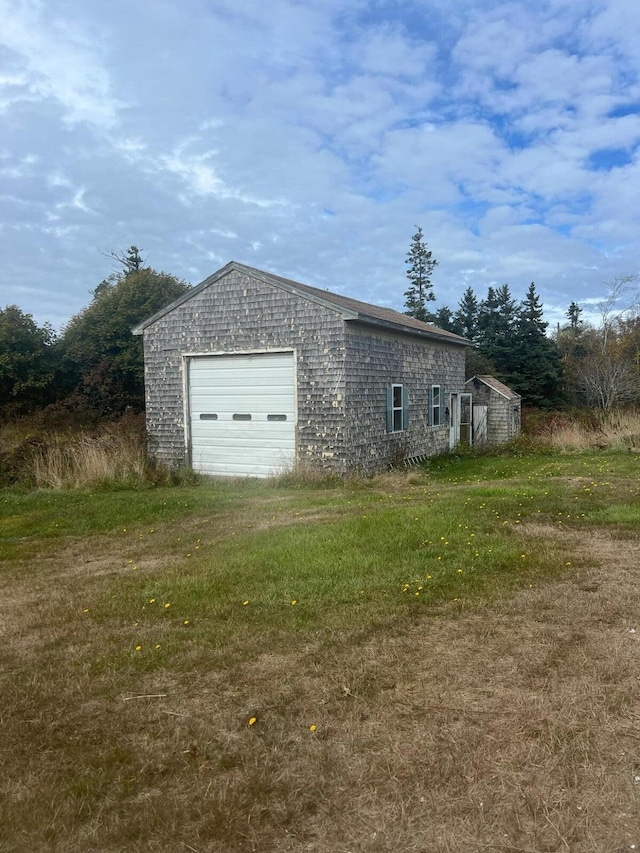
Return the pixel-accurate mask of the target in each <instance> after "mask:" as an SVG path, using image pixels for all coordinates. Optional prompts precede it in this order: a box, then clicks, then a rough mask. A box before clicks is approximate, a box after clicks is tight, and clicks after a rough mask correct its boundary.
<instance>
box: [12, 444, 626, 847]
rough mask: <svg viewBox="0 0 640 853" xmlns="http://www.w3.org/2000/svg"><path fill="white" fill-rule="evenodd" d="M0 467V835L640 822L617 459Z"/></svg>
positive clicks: (610, 838)
mask: <svg viewBox="0 0 640 853" xmlns="http://www.w3.org/2000/svg"><path fill="white" fill-rule="evenodd" d="M639 467H640V466H639V464H638V461H637V457H635V456H634V455H633V454H629V453H622V452H617V453H615V452H610V453H609V452H607V453H602V452H600V453H593V452H590V453H582V454H574V455H541V454H538V455H533V454H532V455H526V456H513V457H508V456H481V457H478V458H471V457H469V458H466V457H465V458H458V457H444V458H442V459H437V460H433V461H431V462H430V463H429V464H428V465H426V466H425V467H424V468H423V469H416V470H412V471H409V472H402V473H392V474H389V475H386V476H382V477H379V478H376V479H373V480H369V481H363V482H346V483H335V482H332V483H331V482H330V483H327V484H324V485H323V484H304V483H303V484H295V483H293V484H289V485H285V484H282V483H280V484H278V483H277V482H276V483H271V482H257V481H244V482H220V481H212V482H208V483H204V484H200V485H197V486H191V487H173V488H168V487H166V488H165V487H163V488H159V487H158V488H153V489H140V490H137V491H134V490H128V491H127V490H122V491H106V490H93V491H81V490H73V491H71V490H69V491H44V490H40V491H36V490H34V491H25V490H20V489H18V488H13V489H5V490H3V491H0V560H1V561H2V562H1V563H0V571H1V572H2V589H3V595H2V598H1V599H0V634H1V635H2V644H1V645H0V667H1V670H0V720H1V722H2V731H3V736H2V738H1V739H0V766H1V767H2V771H3V772H2V776H1V777H0V850H2V851H3V853H4V851H34V853H37V851H120V850H136V851H197V853H204V851H220V852H221V853H222V851H238V853H240V851H242V853H245V851H246V852H247V853H248V851H257V853H275V852H276V851H278V853H280V851H282V853H284V851H313V853H355V851H358V853H359V852H360V851H363V853H364V851H367V853H368V851H373V853H376V851H398V853H405V851H406V853H412V851H415V853H418V851H461V850H464V851H469V852H470V853H471V851H476V850H491V851H522V853H526V852H527V851H528V853H532V851H565V850H568V851H569V850H570V851H580V853H583V851H612V853H613V851H622V850H630V849H634V848H632V845H636V848H635V849H638V846H639V845H640V735H639V734H638V731H639V730H638V722H639V720H640V681H639V679H640V645H639V643H640V586H639V584H638V573H639V570H640V539H639V532H640V472H639Z"/></svg>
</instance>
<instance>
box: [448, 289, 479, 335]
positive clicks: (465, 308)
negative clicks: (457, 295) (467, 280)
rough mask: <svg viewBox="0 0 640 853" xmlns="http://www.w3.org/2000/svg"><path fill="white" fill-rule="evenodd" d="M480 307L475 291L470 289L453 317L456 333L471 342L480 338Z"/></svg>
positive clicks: (465, 293)
mask: <svg viewBox="0 0 640 853" xmlns="http://www.w3.org/2000/svg"><path fill="white" fill-rule="evenodd" d="M478 311H479V305H478V300H477V299H476V295H475V293H474V292H473V290H472V289H471V288H470V287H468V288H467V289H466V290H465V292H464V293H463V294H462V298H461V299H460V302H459V303H458V310H457V311H456V312H455V314H454V315H453V320H454V331H455V332H457V333H458V334H459V335H462V337H463V338H467V340H469V341H475V340H476V338H477V337H478Z"/></svg>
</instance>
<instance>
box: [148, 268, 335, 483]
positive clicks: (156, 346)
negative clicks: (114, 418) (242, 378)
mask: <svg viewBox="0 0 640 853" xmlns="http://www.w3.org/2000/svg"><path fill="white" fill-rule="evenodd" d="M278 348H281V349H283V350H286V349H291V348H293V349H294V350H295V353H296V376H297V389H296V390H297V404H298V421H297V451H298V458H299V459H303V460H305V461H308V462H309V463H311V464H317V463H321V464H328V465H330V466H331V467H333V468H334V469H335V470H337V471H345V470H346V466H347V458H348V454H347V453H346V450H345V430H344V427H345V406H344V396H345V391H344V384H345V379H344V356H345V332H344V321H343V319H342V317H341V316H340V315H339V314H338V313H337V312H335V311H332V310H330V309H327V308H324V307H322V306H320V305H317V304H315V303H312V302H309V301H307V300H305V299H301V298H300V297H298V296H296V295H295V294H291V293H288V292H286V291H284V290H280V289H279V288H276V287H273V286H271V285H267V284H264V283H263V282H260V281H259V280H257V279H254V278H252V277H251V276H249V275H246V274H242V273H240V272H237V271H232V272H230V273H229V274H228V275H226V276H224V277H223V278H221V279H219V280H218V281H217V282H216V283H215V284H213V285H211V287H208V288H204V289H203V290H202V291H200V292H199V293H197V294H195V295H194V296H193V297H191V298H190V299H188V300H186V301H185V302H184V303H183V304H182V305H179V306H178V307H177V308H175V309H174V310H173V311H170V312H169V313H168V314H165V315H164V316H163V317H161V318H160V319H159V320H157V321H156V322H155V323H153V324H152V325H151V326H149V327H148V328H147V329H146V330H145V332H144V354H145V386H146V411H147V430H148V433H149V436H150V450H151V452H152V453H153V454H154V455H155V456H156V458H158V459H159V460H161V461H163V462H165V463H167V464H169V465H170V466H172V467H180V466H185V465H188V464H189V459H188V454H187V452H186V445H185V422H184V420H185V419H184V391H183V381H184V380H183V354H188V353H192V354H193V353H207V352H210V353H222V352H224V353H234V352H237V353H243V352H251V351H259V350H274V349H276V350H277V349H278Z"/></svg>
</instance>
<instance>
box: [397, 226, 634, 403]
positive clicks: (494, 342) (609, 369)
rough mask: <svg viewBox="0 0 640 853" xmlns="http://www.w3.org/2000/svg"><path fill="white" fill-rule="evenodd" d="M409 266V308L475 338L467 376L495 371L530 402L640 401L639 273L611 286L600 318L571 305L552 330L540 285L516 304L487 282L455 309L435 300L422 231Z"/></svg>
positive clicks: (412, 313)
mask: <svg viewBox="0 0 640 853" xmlns="http://www.w3.org/2000/svg"><path fill="white" fill-rule="evenodd" d="M405 263H406V266H407V271H406V275H407V278H408V279H409V286H408V288H407V290H406V292H405V312H406V313H407V314H409V315H410V316H412V317H416V318H417V319H419V320H423V321H424V322H427V323H432V324H434V325H436V326H438V327H439V328H441V329H446V330H447V331H450V332H455V333H456V334H458V335H462V336H463V337H465V338H467V339H468V340H470V341H471V342H472V344H473V349H472V350H471V351H469V352H468V353H467V363H466V374H467V378H469V377H471V376H474V375H477V374H491V375H493V376H496V377H497V378H498V379H500V380H501V381H503V382H504V383H505V384H506V385H508V386H509V387H511V388H512V389H513V390H514V391H516V392H517V393H518V394H520V395H521V396H522V401H523V404H524V405H527V406H533V407H539V408H556V407H559V406H563V405H565V406H566V405H574V406H586V407H590V408H597V409H602V410H605V411H608V410H610V409H612V408H613V407H615V406H618V405H621V404H625V403H639V402H640V298H639V296H640V294H639V291H638V286H637V277H636V276H620V277H618V278H616V279H614V280H613V281H612V282H609V283H608V284H606V285H605V287H606V294H605V295H604V297H603V299H602V301H601V303H600V304H599V305H598V306H597V307H598V309H599V313H600V318H601V322H600V323H599V324H598V325H592V324H589V323H584V322H583V321H582V319H581V315H582V313H583V311H582V308H581V307H580V306H579V305H578V303H576V302H572V303H571V304H570V306H569V308H568V309H567V312H566V317H567V323H565V324H560V325H559V326H558V327H557V328H556V329H555V330H554V333H553V334H552V335H551V336H550V335H548V334H547V329H548V323H546V322H545V320H544V319H543V307H542V303H541V301H540V297H539V295H538V292H537V290H536V286H535V283H534V282H531V284H530V285H529V287H528V289H527V292H526V295H525V297H524V299H523V300H521V301H518V300H517V299H515V298H514V297H513V295H512V293H511V290H510V287H509V285H508V284H503V285H500V286H498V287H489V288H488V289H487V294H486V296H485V297H484V298H482V299H479V298H478V296H477V295H476V293H475V292H474V290H473V288H471V287H468V288H467V289H466V290H465V292H464V294H463V295H462V298H461V299H460V301H459V303H458V306H457V308H456V309H455V310H452V309H451V308H449V307H448V306H446V305H445V306H441V307H440V308H437V309H435V310H431V309H430V306H431V305H432V303H434V302H435V295H434V292H433V283H432V281H431V275H432V273H433V271H434V270H435V268H436V266H437V265H438V262H437V261H436V259H435V258H434V257H433V254H432V252H431V251H430V250H429V249H428V247H427V244H426V242H425V239H424V234H423V232H422V228H420V227H418V228H417V231H416V233H415V234H414V236H413V237H412V239H411V244H410V247H409V251H408V252H407V255H406V259H405Z"/></svg>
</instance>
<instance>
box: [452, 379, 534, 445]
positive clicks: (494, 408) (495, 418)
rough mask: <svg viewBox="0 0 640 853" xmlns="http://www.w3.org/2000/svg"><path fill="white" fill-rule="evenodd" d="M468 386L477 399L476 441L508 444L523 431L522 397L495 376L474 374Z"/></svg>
mask: <svg viewBox="0 0 640 853" xmlns="http://www.w3.org/2000/svg"><path fill="white" fill-rule="evenodd" d="M465 388H466V389H467V391H469V393H470V394H471V395H472V399H473V443H474V444H476V445H485V446H488V445H494V444H504V443H505V442H507V441H511V440H512V439H514V438H516V436H517V435H518V434H519V433H520V406H521V397H520V395H519V394H516V392H515V391H512V390H511V388H508V387H507V386H506V385H505V384H504V382H500V380H499V379H496V378H495V376H484V375H483V376H474V377H473V378H472V379H467V381H466V383H465Z"/></svg>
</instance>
